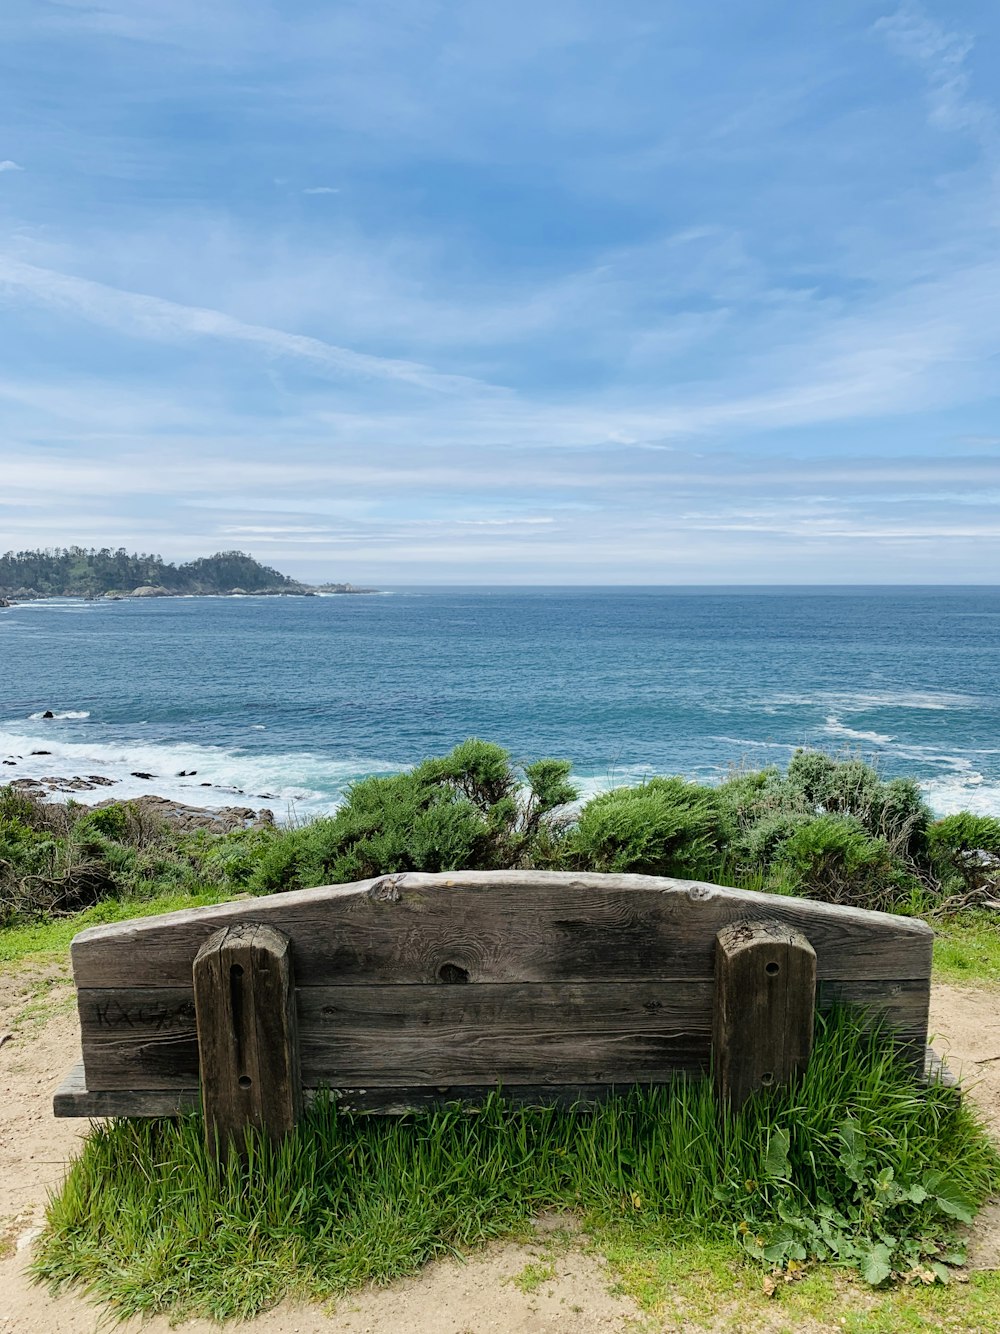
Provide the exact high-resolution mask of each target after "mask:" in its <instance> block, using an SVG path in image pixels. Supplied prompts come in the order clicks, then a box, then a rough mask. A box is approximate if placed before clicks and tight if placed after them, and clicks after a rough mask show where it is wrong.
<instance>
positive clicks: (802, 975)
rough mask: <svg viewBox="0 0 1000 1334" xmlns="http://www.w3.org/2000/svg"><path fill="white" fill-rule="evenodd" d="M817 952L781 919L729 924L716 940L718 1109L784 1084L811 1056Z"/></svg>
mask: <svg viewBox="0 0 1000 1334" xmlns="http://www.w3.org/2000/svg"><path fill="white" fill-rule="evenodd" d="M815 1006H816V954H815V952H814V950H813V948H812V945H811V944H810V943H809V941H808V940H807V939H806V937H805V936H804V935H803V934H802V933H801V932H800V931H793V930H789V928H788V927H787V926H785V925H784V924H783V923H781V922H779V921H774V920H761V921H756V922H740V923H733V924H732V925H730V926H727V927H724V928H723V929H722V930H721V931H720V932H719V934H718V937H717V939H716V952H715V1004H714V1013H713V1029H712V1046H713V1054H714V1058H715V1062H714V1063H715V1087H716V1094H717V1097H718V1100H719V1105H720V1106H727V1105H728V1106H731V1107H732V1108H733V1109H734V1110H738V1109H739V1108H740V1107H742V1106H743V1104H744V1103H745V1102H746V1100H747V1098H749V1097H750V1095H751V1094H752V1093H756V1092H758V1091H759V1090H761V1089H773V1088H783V1087H785V1086H786V1085H788V1084H790V1083H792V1082H793V1081H794V1080H795V1079H796V1078H798V1076H799V1075H801V1074H802V1072H803V1071H804V1070H805V1068H806V1066H807V1064H808V1062H809V1057H810V1055H811V1053H812V1044H813V1028H814V1022H815Z"/></svg>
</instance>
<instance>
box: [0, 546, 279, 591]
mask: <svg viewBox="0 0 1000 1334" xmlns="http://www.w3.org/2000/svg"><path fill="white" fill-rule="evenodd" d="M143 586H153V587H157V588H163V589H166V590H167V591H168V592H170V593H228V592H230V590H232V589H234V588H239V589H242V590H243V591H244V592H247V593H264V592H278V591H282V590H286V591H292V590H295V589H298V588H299V587H300V585H299V584H298V583H297V582H296V581H295V580H294V579H290V578H289V577H288V575H285V574H281V573H279V571H278V570H274V569H271V567H270V566H268V565H261V564H260V562H259V561H256V560H254V558H253V557H252V556H250V555H247V553H246V552H243V551H220V552H218V553H217V554H216V555H214V556H202V557H199V559H197V560H193V561H188V562H187V564H184V565H174V564H172V563H170V562H168V561H164V559H163V557H162V556H158V555H152V554H148V553H145V552H144V553H142V554H138V553H136V552H132V553H131V554H130V553H129V552H127V551H126V550H125V548H124V547H119V548H118V549H117V551H112V550H111V549H110V548H109V547H102V548H100V549H99V550H98V549H97V548H94V547H91V548H85V547H78V546H72V547H50V548H47V549H46V550H44V551H16V552H15V551H8V552H7V553H6V555H4V556H0V595H2V594H6V595H8V596H10V595H14V596H17V595H19V594H20V595H21V596H24V595H29V596H34V597H65V596H69V597H99V596H101V594H103V593H111V592H119V593H130V592H132V591H133V590H134V589H136V588H141V587H143Z"/></svg>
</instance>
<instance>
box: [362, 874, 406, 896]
mask: <svg viewBox="0 0 1000 1334" xmlns="http://www.w3.org/2000/svg"><path fill="white" fill-rule="evenodd" d="M400 879H401V877H400V876H397V875H387V876H385V877H383V879H381V880H376V881H375V883H374V885H372V887H371V889H370V890H369V891H368V897H369V898H370V899H374V900H375V902H376V903H398V902H399V882H400Z"/></svg>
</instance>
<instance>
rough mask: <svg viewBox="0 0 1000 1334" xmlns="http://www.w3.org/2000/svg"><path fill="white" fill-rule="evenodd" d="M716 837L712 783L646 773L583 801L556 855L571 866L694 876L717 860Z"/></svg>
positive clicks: (718, 822)
mask: <svg viewBox="0 0 1000 1334" xmlns="http://www.w3.org/2000/svg"><path fill="white" fill-rule="evenodd" d="M722 838H723V826H722V819H721V813H720V808H719V799H718V796H717V794H716V792H715V791H714V789H712V788H707V787H702V786H701V785H700V784H698V783H687V782H685V781H684V779H682V778H651V779H650V780H649V782H647V783H643V784H641V786H639V787H619V788H614V789H613V790H612V791H610V792H602V793H601V794H600V795H599V796H597V797H593V798H592V799H591V800H590V801H588V802H587V804H586V806H584V808H583V810H582V811H581V812H580V816H579V819H578V821H577V823H576V826H575V828H574V829H573V830H571V832H570V833H569V835H568V836H567V838H566V844H565V847H564V849H563V854H562V855H563V859H564V861H565V863H566V864H567V865H568V866H570V867H572V868H573V869H575V870H585V871H634V872H638V873H644V874H649V875H672V876H680V877H688V878H692V879H698V878H699V877H701V876H704V875H706V874H707V872H708V870H709V868H712V867H714V866H715V865H716V864H717V863H718V859H719V854H720V851H721V844H722Z"/></svg>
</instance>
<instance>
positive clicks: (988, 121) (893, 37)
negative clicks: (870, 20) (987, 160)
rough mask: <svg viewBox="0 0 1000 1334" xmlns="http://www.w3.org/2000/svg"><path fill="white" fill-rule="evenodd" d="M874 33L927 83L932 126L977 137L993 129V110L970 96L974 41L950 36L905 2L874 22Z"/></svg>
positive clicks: (911, 4)
mask: <svg viewBox="0 0 1000 1334" xmlns="http://www.w3.org/2000/svg"><path fill="white" fill-rule="evenodd" d="M875 30H876V31H877V32H881V33H883V34H884V36H885V37H886V40H887V41H888V43H889V45H890V46H891V47H892V48H893V49H894V50H895V51H897V52H898V53H899V54H900V55H901V56H903V57H904V59H907V60H909V61H911V62H912V63H913V64H914V65H917V66H918V67H919V68H920V69H921V70H922V71H923V75H924V78H925V80H926V82H927V104H928V108H929V111H930V119H931V122H932V123H933V124H935V125H939V126H940V127H941V128H942V129H946V130H971V131H974V132H976V133H977V134H982V133H983V132H985V131H987V130H989V129H991V128H993V126H994V123H995V117H994V113H993V111H992V109H991V108H990V107H989V106H988V105H987V104H986V103H985V102H981V101H978V100H977V99H975V98H973V97H972V96H971V92H970V90H971V84H972V77H971V75H970V73H969V70H968V67H967V65H966V60H967V58H968V56H969V55H970V53H971V51H972V49H973V47H974V46H975V42H974V41H973V39H972V37H970V36H968V35H967V34H965V33H959V32H950V31H949V30H948V29H947V28H943V27H941V26H940V25H939V24H937V23H935V22H934V21H933V19H931V18H929V17H928V16H927V14H926V13H924V11H923V10H922V9H921V8H920V6H919V5H916V4H913V3H911V2H910V0H907V3H905V4H902V5H900V7H899V8H898V9H897V10H896V12H895V13H894V14H888V15H886V16H885V17H884V18H881V19H879V20H878V22H877V23H876V24H875Z"/></svg>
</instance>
